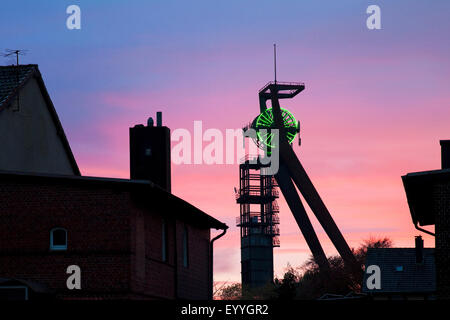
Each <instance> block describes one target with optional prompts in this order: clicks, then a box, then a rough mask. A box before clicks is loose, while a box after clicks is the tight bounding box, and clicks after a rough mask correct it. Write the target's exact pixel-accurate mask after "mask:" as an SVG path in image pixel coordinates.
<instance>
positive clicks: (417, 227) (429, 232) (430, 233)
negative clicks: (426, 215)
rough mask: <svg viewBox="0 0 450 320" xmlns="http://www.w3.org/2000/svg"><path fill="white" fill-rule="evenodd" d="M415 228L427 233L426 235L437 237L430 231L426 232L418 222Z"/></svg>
mask: <svg viewBox="0 0 450 320" xmlns="http://www.w3.org/2000/svg"><path fill="white" fill-rule="evenodd" d="M414 226H415V227H416V229H417V230H419V231H422V232H425V233H427V234H429V235H432V236H433V237H435V236H436V235H435V234H434V233H433V232H431V231H428V230H425V229H422V228H421V227H419V224H418V222H416V223H415V224H414Z"/></svg>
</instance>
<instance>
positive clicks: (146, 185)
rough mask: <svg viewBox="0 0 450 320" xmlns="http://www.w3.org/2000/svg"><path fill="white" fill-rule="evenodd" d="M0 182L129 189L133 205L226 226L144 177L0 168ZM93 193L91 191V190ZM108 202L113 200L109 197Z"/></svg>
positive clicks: (218, 227)
mask: <svg viewBox="0 0 450 320" xmlns="http://www.w3.org/2000/svg"><path fill="white" fill-rule="evenodd" d="M2 181H14V183H31V184H33V185H39V184H45V185H48V184H52V185H57V186H58V185H70V186H83V187H85V188H90V189H91V190H95V188H109V189H114V190H125V191H129V192H131V193H132V194H133V195H134V197H133V199H134V200H135V201H136V203H137V204H139V205H141V206H143V207H146V208H150V209H152V210H153V209H158V210H160V211H161V212H165V213H167V215H169V216H172V217H176V218H178V219H180V220H182V221H189V222H190V223H193V224H197V225H200V226H206V227H209V228H214V229H222V230H223V229H228V226H227V225H226V224H225V223H223V222H220V221H219V220H217V219H215V218H213V217H211V216H210V215H208V214H206V213H205V212H203V211H202V210H200V209H198V208H197V207H195V206H193V205H192V204H190V203H189V202H187V201H185V200H183V199H181V198H178V197H177V196H175V195H173V194H171V193H170V192H167V191H166V190H165V189H163V188H161V187H159V186H158V185H156V184H154V183H153V182H151V181H148V180H128V179H116V178H99V177H85V176H68V175H56V174H33V173H22V172H11V171H1V170H0V183H1V182H2ZM92 192H94V191H92ZM111 201H115V200H114V199H111Z"/></svg>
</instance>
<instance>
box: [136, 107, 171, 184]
mask: <svg viewBox="0 0 450 320" xmlns="http://www.w3.org/2000/svg"><path fill="white" fill-rule="evenodd" d="M130 177H131V179H133V180H150V181H151V182H154V183H156V184H157V185H159V186H160V187H162V188H164V189H166V190H167V191H168V192H171V160H170V129H169V128H167V127H164V126H163V125H162V113H161V112H157V113H156V126H154V121H153V118H149V119H148V120H147V126H144V125H142V124H139V125H135V126H134V127H133V128H130Z"/></svg>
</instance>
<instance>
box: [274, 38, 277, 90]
mask: <svg viewBox="0 0 450 320" xmlns="http://www.w3.org/2000/svg"><path fill="white" fill-rule="evenodd" d="M273 71H274V73H275V84H276V83H277V44H276V43H274V44H273Z"/></svg>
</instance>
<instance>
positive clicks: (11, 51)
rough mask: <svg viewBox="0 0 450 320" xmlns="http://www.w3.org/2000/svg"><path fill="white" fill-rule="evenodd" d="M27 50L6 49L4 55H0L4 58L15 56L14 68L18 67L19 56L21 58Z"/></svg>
mask: <svg viewBox="0 0 450 320" xmlns="http://www.w3.org/2000/svg"><path fill="white" fill-rule="evenodd" d="M27 51H28V50H23V49H20V50H18V49H6V50H5V53H3V54H2V55H3V56H4V57H5V58H6V57H10V56H13V55H16V66H19V56H23V55H25V54H26V52H27Z"/></svg>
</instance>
